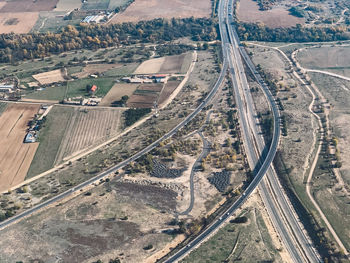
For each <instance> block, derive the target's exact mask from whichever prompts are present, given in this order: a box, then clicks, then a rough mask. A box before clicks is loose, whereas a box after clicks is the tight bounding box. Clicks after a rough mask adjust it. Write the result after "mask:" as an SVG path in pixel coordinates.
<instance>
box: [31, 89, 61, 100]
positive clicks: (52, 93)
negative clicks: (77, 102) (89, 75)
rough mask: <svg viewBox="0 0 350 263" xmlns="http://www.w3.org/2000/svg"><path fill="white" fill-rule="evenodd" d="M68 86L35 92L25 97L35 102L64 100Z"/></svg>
mask: <svg viewBox="0 0 350 263" xmlns="http://www.w3.org/2000/svg"><path fill="white" fill-rule="evenodd" d="M65 92H66V86H59V87H49V88H46V89H44V90H39V91H34V92H33V93H29V94H28V95H26V96H25V98H26V99H34V100H58V101H61V100H63V99H64V95H65Z"/></svg>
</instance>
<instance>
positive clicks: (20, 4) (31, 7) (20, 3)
mask: <svg viewBox="0 0 350 263" xmlns="http://www.w3.org/2000/svg"><path fill="white" fill-rule="evenodd" d="M57 3H58V0H35V1H33V0H12V1H7V2H6V4H5V5H4V6H3V7H2V8H1V9H0V13H12V12H40V11H51V10H52V9H54V8H55V6H56V5H57Z"/></svg>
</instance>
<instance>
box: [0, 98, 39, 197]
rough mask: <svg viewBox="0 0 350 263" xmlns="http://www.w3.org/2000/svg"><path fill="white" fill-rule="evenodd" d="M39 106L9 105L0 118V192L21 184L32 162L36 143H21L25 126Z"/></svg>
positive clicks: (24, 133)
mask: <svg viewBox="0 0 350 263" xmlns="http://www.w3.org/2000/svg"><path fill="white" fill-rule="evenodd" d="M38 110H39V105H30V104H20V105H19V104H10V105H8V106H7V108H6V110H5V112H3V113H2V114H1V116H0V145H1V147H0V191H4V190H7V189H9V188H10V187H11V186H14V185H17V184H19V183H21V182H22V181H23V180H24V178H25V176H26V174H27V171H28V169H29V166H30V164H31V162H32V160H33V157H34V154H35V151H36V149H37V147H38V143H29V144H25V143H23V140H24V137H25V135H26V129H27V128H28V126H27V124H28V121H30V120H31V119H32V118H33V117H34V115H35V114H36V113H37V112H38Z"/></svg>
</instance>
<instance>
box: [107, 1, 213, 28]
mask: <svg viewBox="0 0 350 263" xmlns="http://www.w3.org/2000/svg"><path fill="white" fill-rule="evenodd" d="M210 13H211V1H210V0H191V1H186V0H173V1H166V0H136V1H135V2H134V3H132V4H131V5H130V6H129V7H128V8H127V9H126V10H125V11H124V12H123V13H121V14H117V15H116V16H115V17H114V18H113V19H112V20H111V21H110V23H122V22H137V21H141V20H152V19H155V18H172V17H179V18H185V17H192V16H193V17H209V16H210Z"/></svg>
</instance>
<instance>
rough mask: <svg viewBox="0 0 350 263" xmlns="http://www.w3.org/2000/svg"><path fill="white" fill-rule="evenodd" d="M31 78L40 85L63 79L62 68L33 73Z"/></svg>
mask: <svg viewBox="0 0 350 263" xmlns="http://www.w3.org/2000/svg"><path fill="white" fill-rule="evenodd" d="M33 78H34V79H35V80H37V81H38V82H39V83H40V84H41V85H45V84H51V83H56V82H60V81H65V79H64V75H63V74H62V70H60V69H56V70H52V71H48V72H43V73H39V74H36V75H33Z"/></svg>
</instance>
